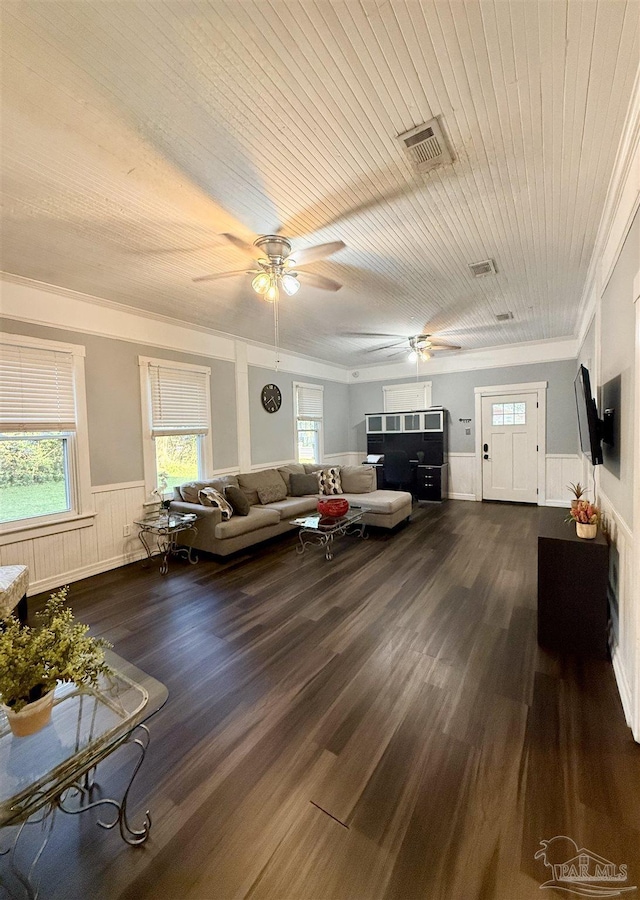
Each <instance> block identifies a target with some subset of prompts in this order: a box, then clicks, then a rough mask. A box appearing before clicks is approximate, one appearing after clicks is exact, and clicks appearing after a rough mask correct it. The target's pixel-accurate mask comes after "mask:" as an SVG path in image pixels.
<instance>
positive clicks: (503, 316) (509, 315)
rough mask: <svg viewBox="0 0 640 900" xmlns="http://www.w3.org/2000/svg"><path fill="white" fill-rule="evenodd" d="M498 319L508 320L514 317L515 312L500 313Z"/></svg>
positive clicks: (501, 320) (499, 320) (500, 320)
mask: <svg viewBox="0 0 640 900" xmlns="http://www.w3.org/2000/svg"><path fill="white" fill-rule="evenodd" d="M496 319H497V320H498V322H507V321H508V320H509V319H513V313H512V312H506V313H498V314H497V316H496Z"/></svg>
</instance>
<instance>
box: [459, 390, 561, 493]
mask: <svg viewBox="0 0 640 900" xmlns="http://www.w3.org/2000/svg"><path fill="white" fill-rule="evenodd" d="M547 385H548V382H547V381H529V382H523V383H522V384H490V385H484V386H480V387H476V388H474V389H473V390H474V394H475V414H476V454H475V456H476V462H475V478H474V491H475V497H476V500H479V501H480V500H482V398H483V397H496V396H499V395H501V394H537V397H538V440H537V444H538V506H545V505H546V501H547V474H546V451H547Z"/></svg>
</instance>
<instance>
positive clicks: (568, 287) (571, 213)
mask: <svg viewBox="0 0 640 900" xmlns="http://www.w3.org/2000/svg"><path fill="white" fill-rule="evenodd" d="M597 11H598V7H597V6H596V5H595V4H581V20H580V36H579V44H580V48H581V52H580V53H579V55H578V59H577V66H576V81H575V86H574V91H573V121H574V122H575V123H576V127H575V129H574V137H573V141H572V152H571V157H570V161H569V172H570V173H571V189H569V185H568V186H567V188H568V189H567V241H566V259H567V262H568V263H569V265H567V266H566V267H565V275H564V279H563V282H562V287H563V291H564V292H572V290H573V289H574V288H573V283H572V282H570V281H569V280H568V277H567V272H568V270H569V268H570V265H571V262H570V260H571V251H570V248H571V245H572V242H573V232H574V222H575V215H576V207H577V203H578V189H579V173H580V166H581V164H582V158H583V152H582V151H583V138H584V122H585V115H586V106H587V94H588V89H589V75H590V69H591V65H592V59H593V47H594V40H595V32H596V15H597ZM589 35H590V40H589V43H588V44H587V39H588V38H589ZM587 47H588V49H587ZM585 277H586V272H585ZM580 287H582V285H580Z"/></svg>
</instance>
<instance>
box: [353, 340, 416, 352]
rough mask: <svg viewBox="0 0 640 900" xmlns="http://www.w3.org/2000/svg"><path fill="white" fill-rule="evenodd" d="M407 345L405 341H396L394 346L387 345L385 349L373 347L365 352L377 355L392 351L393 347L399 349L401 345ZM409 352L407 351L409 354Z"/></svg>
mask: <svg viewBox="0 0 640 900" xmlns="http://www.w3.org/2000/svg"><path fill="white" fill-rule="evenodd" d="M404 343H406V342H405V341H394V342H393V344H385V345H384V346H383V347H371V348H370V349H369V350H365V351H364V352H365V353H377V352H378V351H379V350H390V349H391V347H398V346H399V345H400V344H404ZM408 352H409V350H408V349H407V353H408Z"/></svg>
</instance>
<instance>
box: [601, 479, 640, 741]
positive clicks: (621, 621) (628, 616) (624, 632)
mask: <svg viewBox="0 0 640 900" xmlns="http://www.w3.org/2000/svg"><path fill="white" fill-rule="evenodd" d="M598 501H599V505H600V508H601V510H602V515H603V523H604V525H605V527H606V529H607V531H608V533H609V535H610V537H611V549H610V557H609V560H610V561H609V602H610V607H611V656H612V661H613V669H614V672H615V674H616V680H617V682H618V690H619V691H620V698H621V700H622V706H623V709H624V714H625V717H626V720H627V723H628V725H629V726H630V728H631V729H632V730H633V732H634V738H635V739H636V741H640V722H634V720H633V719H634V713H633V709H634V707H633V690H632V686H633V685H634V684H635V673H636V667H637V666H638V665H640V658H639V657H638V646H637V641H636V634H637V633H638V623H637V621H636V617H637V616H638V615H640V612H639V611H638V609H637V604H635V605H634V603H633V533H632V531H631V529H630V528H629V526H628V525H627V523H626V522H625V521H624V519H622V518H621V517H620V516H619V515H618V514H617V512H616V510H615V509H614V507H613V506H612V504H611V501H610V500H609V498H608V497H607V495H606V494H604V493H603V492H602V491H601V490H600V491H599V492H598Z"/></svg>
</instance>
